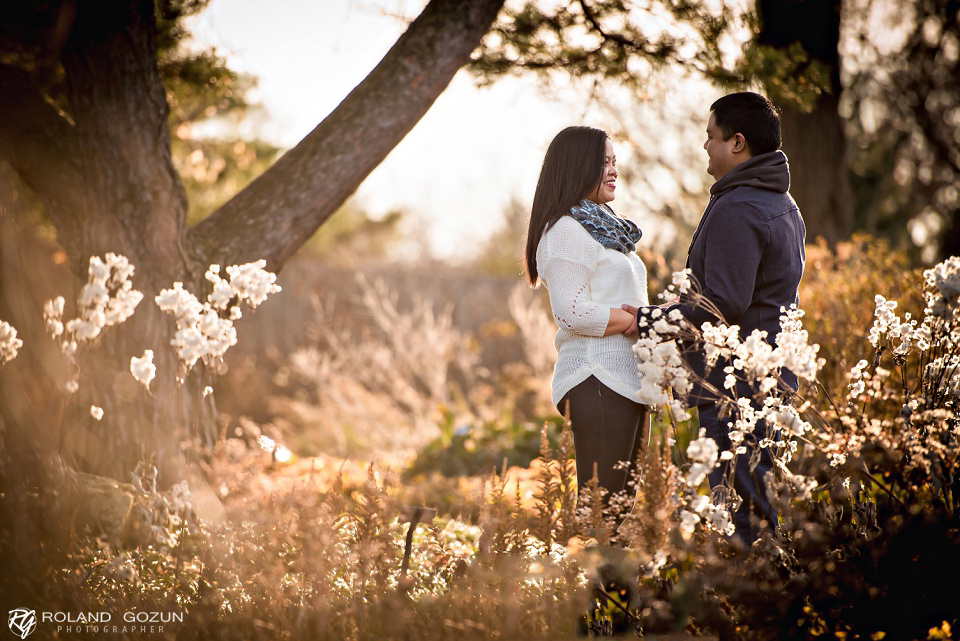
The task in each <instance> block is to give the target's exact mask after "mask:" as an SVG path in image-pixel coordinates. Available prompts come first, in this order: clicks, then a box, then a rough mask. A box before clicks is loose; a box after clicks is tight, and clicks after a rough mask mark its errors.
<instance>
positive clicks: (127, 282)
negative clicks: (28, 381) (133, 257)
mask: <svg viewBox="0 0 960 641" xmlns="http://www.w3.org/2000/svg"><path fill="white" fill-rule="evenodd" d="M134 271H135V269H134V267H133V265H132V264H131V263H130V261H129V260H128V259H127V257H126V256H123V255H121V254H114V253H112V252H110V253H108V254H107V255H106V258H105V259H103V258H100V257H99V256H91V257H90V264H89V266H88V267H87V283H86V284H85V285H84V286H83V288H82V289H81V290H80V294H79V296H78V297H77V311H78V312H79V315H78V316H77V317H76V318H72V319H70V320H68V321H66V322H64V320H63V309H64V302H65V301H64V299H63V296H57V297H56V298H54V299H52V300H49V301H47V302H46V303H45V304H44V306H43V317H44V321H45V322H46V325H47V331H48V332H49V333H50V335H51V336H52V337H53V338H54V339H55V340H60V350H61V351H62V352H63V354H64V355H65V356H66V357H67V358H69V359H70V360H71V361H74V359H75V358H76V353H77V347H78V345H79V344H80V343H83V342H85V341H92V340H94V339H95V338H97V337H98V336H99V335H100V333H101V332H102V331H103V329H104V328H105V327H110V326H112V325H119V324H120V323H122V322H124V321H125V320H127V319H128V318H130V317H131V316H132V315H133V312H134V311H135V310H136V308H137V305H139V304H140V301H141V300H143V294H142V293H140V292H139V291H137V290H136V289H134V288H133V281H132V280H131V279H132V278H133V274H134ZM77 388H78V383H77V380H76V378H74V379H72V380H70V381H69V382H68V383H67V385H66V389H67V391H68V392H71V393H73V392H75V391H77Z"/></svg>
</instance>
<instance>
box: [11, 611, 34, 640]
mask: <svg viewBox="0 0 960 641" xmlns="http://www.w3.org/2000/svg"><path fill="white" fill-rule="evenodd" d="M7 625H9V626H10V631H11V632H13V633H14V634H15V635H17V636H18V637H20V638H21V639H26V638H27V637H28V636H30V634H31V633H32V632H33V631H34V630H36V629H37V613H36V611H34V610H28V609H27V608H17V609H16V610H10V616H8V617H7Z"/></svg>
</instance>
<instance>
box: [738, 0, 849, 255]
mask: <svg viewBox="0 0 960 641" xmlns="http://www.w3.org/2000/svg"><path fill="white" fill-rule="evenodd" d="M757 9H758V11H759V13H760V24H761V26H760V35H759V43H760V44H763V45H769V46H773V47H776V48H778V49H779V48H786V47H788V46H790V45H791V44H793V43H794V42H799V43H800V45H801V46H802V47H803V49H804V51H806V52H807V54H808V55H809V56H810V58H811V59H813V60H816V61H819V62H821V63H822V64H824V65H826V66H827V68H828V69H829V71H830V89H831V90H830V93H828V94H824V95H822V96H820V98H819V99H818V100H817V102H816V104H815V105H814V108H813V111H811V112H810V113H805V112H803V111H802V110H801V109H799V108H798V107H795V106H792V105H786V104H782V105H779V106H780V107H781V110H782V114H781V128H782V133H783V151H784V153H786V154H787V157H788V158H789V159H790V178H791V186H790V193H791V194H792V195H793V197H794V199H795V200H796V201H797V205H798V206H799V207H800V211H801V212H802V213H803V220H804V223H805V224H806V227H807V238H809V239H811V240H813V239H814V238H816V237H817V236H823V237H824V238H825V239H826V240H827V242H829V243H831V244H832V243H835V242H837V241H838V240H842V239H844V238H847V237H848V236H849V235H850V233H851V232H852V230H853V197H852V193H851V191H850V183H849V180H848V179H847V166H848V163H847V148H846V138H845V136H844V131H843V121H842V119H841V118H840V113H839V111H838V105H839V99H840V91H841V89H842V87H841V85H840V54H839V50H838V45H839V42H840V0H795V1H793V2H782V1H780V0H759V1H758V2H757Z"/></svg>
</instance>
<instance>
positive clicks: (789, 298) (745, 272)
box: [675, 151, 806, 406]
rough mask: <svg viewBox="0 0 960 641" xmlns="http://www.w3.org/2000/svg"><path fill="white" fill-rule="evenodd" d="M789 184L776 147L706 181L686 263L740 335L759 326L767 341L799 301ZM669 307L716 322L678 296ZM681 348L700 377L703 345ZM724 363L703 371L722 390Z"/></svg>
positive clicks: (704, 395)
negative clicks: (707, 188)
mask: <svg viewBox="0 0 960 641" xmlns="http://www.w3.org/2000/svg"><path fill="white" fill-rule="evenodd" d="M789 188H790V169H789V167H788V165H787V157H786V155H784V153H783V152H782V151H774V152H770V153H766V154H760V155H758V156H754V157H753V158H751V159H749V160H747V161H746V162H743V163H741V164H740V165H738V166H737V167H736V168H735V169H733V171H731V172H730V173H729V174H727V175H726V176H724V177H723V178H721V179H720V180H718V181H717V182H716V183H714V184H713V186H712V187H711V188H710V202H709V203H708V204H707V207H706V209H705V210H704V212H703V215H702V216H701V218H700V224H699V225H698V226H697V230H696V231H695V232H694V234H693V238H692V239H691V241H690V249H689V250H688V252H687V267H688V268H690V270H691V271H692V273H693V276H694V278H696V280H697V282H699V283H700V286H701V287H702V293H703V295H704V296H705V297H706V298H708V299H709V300H710V301H712V302H713V304H714V305H716V306H717V308H718V309H719V310H720V312H721V313H722V314H723V317H724V319H725V320H726V321H727V323H728V324H730V325H739V326H740V336H741V338H744V337H746V336H747V335H749V334H750V333H751V332H752V331H753V330H754V329H761V330H766V331H767V341H768V342H769V343H770V344H774V341H775V339H776V336H777V334H778V333H779V332H780V308H781V307H789V306H790V305H791V304H794V303H797V302H798V299H797V286H798V285H799V284H800V277H801V276H802V275H803V265H804V260H805V255H804V249H803V243H804V237H805V235H806V229H805V227H804V224H803V218H802V217H801V215H800V210H799V209H798V208H797V204H796V203H795V202H794V200H793V198H792V197H791V196H790V194H789V192H788V189H789ZM675 307H676V308H677V309H679V310H680V311H681V313H682V314H683V315H684V316H685V317H686V318H687V319H688V320H689V321H691V322H692V323H693V324H694V325H696V326H697V327H699V326H700V325H701V324H703V323H704V322H705V321H708V320H709V321H712V322H714V323H716V317H714V316H713V315H711V314H710V313H708V312H706V311H705V310H703V309H700V308H697V307H693V306H691V305H689V304H685V303H684V302H683V300H681V303H680V304H679V305H676V306H675ZM686 348H687V351H686V358H687V362H688V363H689V365H690V366H691V368H692V369H693V371H695V372H696V373H697V374H698V375H700V376H704V374H705V366H704V358H703V352H702V350H701V349H698V348H697V346H690V345H688V346H686ZM725 366H726V363H724V362H722V361H721V362H719V363H718V364H717V365H716V366H715V367H714V368H713V370H712V371H711V372H710V373H709V375H706V376H704V378H706V380H707V381H709V382H710V383H711V384H712V385H713V386H714V387H716V388H717V389H718V390H720V391H721V392H722V391H724V388H723V380H724V377H725V376H726V375H725V374H724V373H723V368H724V367H725ZM782 377H783V378H784V380H785V382H786V383H787V384H788V385H789V386H790V387H791V388H792V389H794V390H796V387H797V379H796V376H795V375H793V373H792V372H783V373H782ZM740 387H741V388H743V389H740V388H738V394H740V395H749V394H750V393H751V392H750V389H749V388H748V387H745V386H742V385H741V386H740ZM714 400H716V395H715V394H714V393H712V392H709V391H707V389H705V388H704V387H703V386H701V385H699V384H694V387H693V390H692V391H691V393H690V397H689V398H688V403H689V405H691V406H693V405H703V404H706V403H712V402H713V401H714Z"/></svg>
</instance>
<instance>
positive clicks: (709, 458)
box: [687, 429, 719, 487]
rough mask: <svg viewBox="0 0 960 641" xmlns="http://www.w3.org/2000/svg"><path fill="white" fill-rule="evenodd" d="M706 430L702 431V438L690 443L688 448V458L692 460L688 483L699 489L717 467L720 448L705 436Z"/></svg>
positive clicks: (688, 472)
mask: <svg viewBox="0 0 960 641" xmlns="http://www.w3.org/2000/svg"><path fill="white" fill-rule="evenodd" d="M705 434H706V432H705V430H703V429H701V430H700V437H699V438H697V439H694V440H692V441H690V444H689V445H688V446H687V458H689V459H690V461H691V465H690V469H689V470H688V471H687V483H688V484H689V485H691V486H692V487H697V486H699V485H700V484H701V483H703V479H704V478H706V476H707V474H709V473H710V471H711V470H713V468H714V467H715V466H716V465H717V458H718V455H719V448H718V447H717V442H716V441H714V440H713V439H712V438H708V437H707V436H705Z"/></svg>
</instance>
